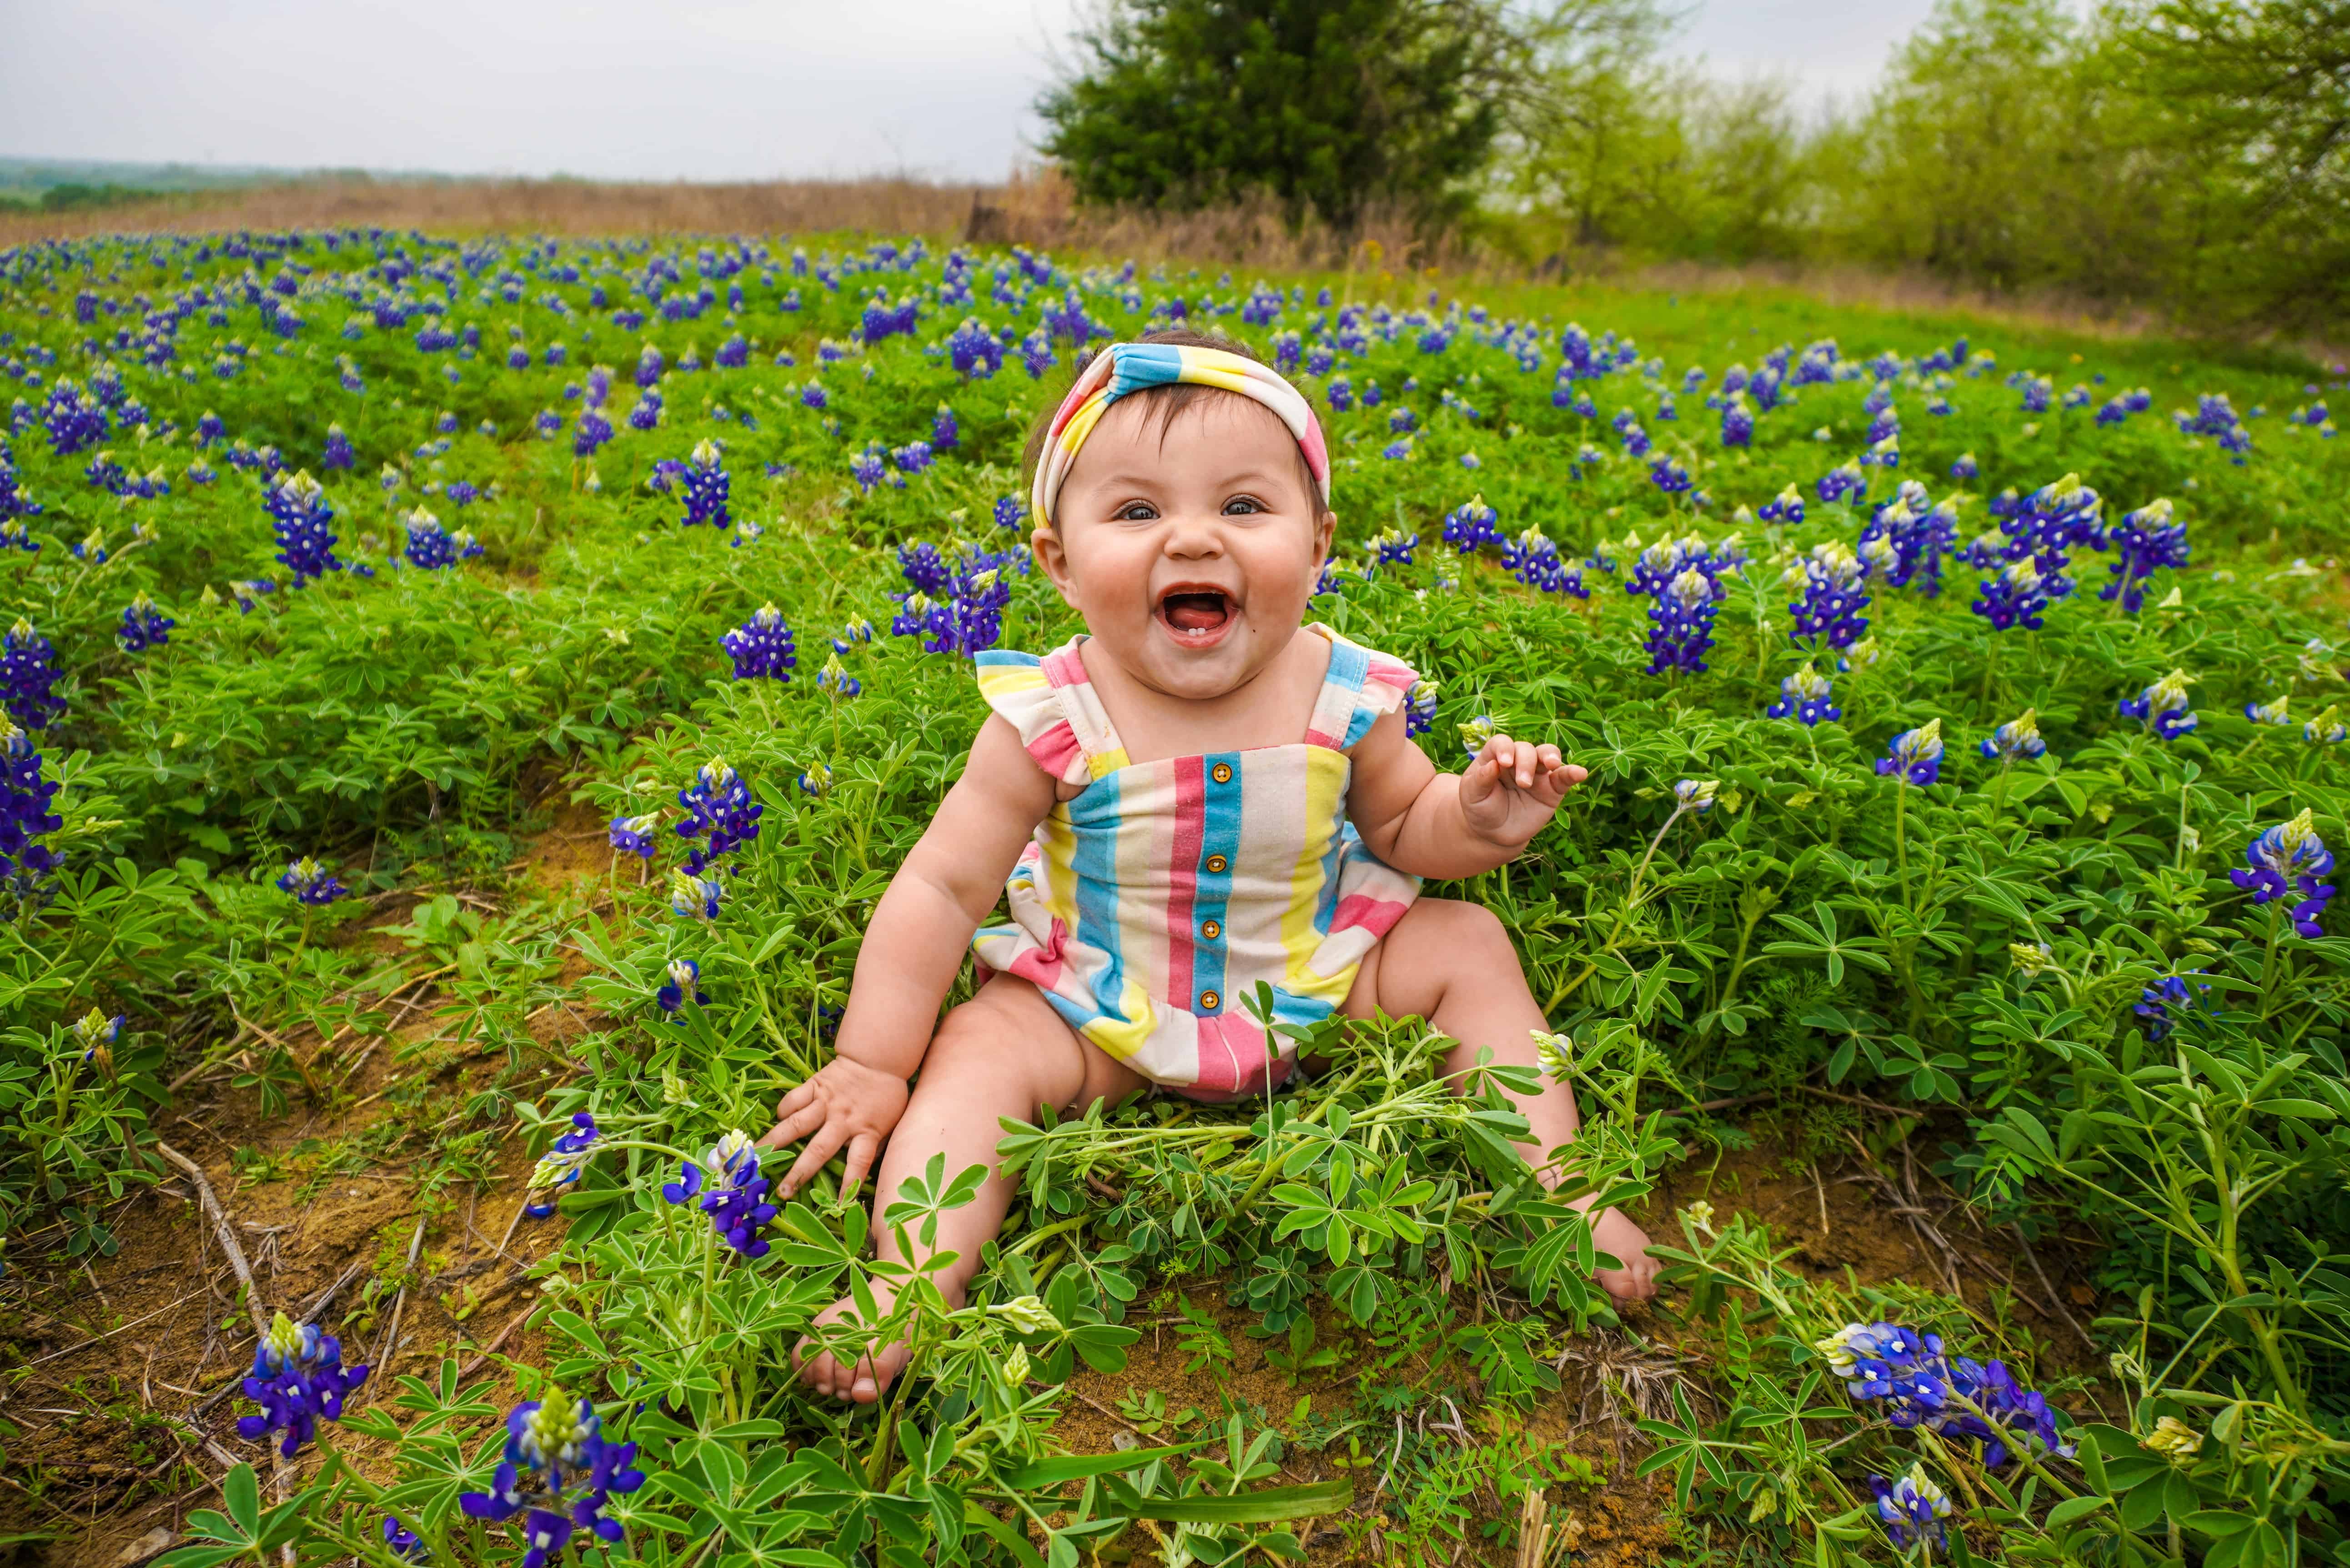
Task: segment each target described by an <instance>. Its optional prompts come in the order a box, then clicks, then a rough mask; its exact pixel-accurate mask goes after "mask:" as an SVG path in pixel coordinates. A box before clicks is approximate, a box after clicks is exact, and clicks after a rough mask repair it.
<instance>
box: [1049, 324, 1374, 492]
mask: <svg viewBox="0 0 2350 1568" xmlns="http://www.w3.org/2000/svg"><path fill="white" fill-rule="evenodd" d="M1179 381H1189V382H1191V384H1192V385H1194V386H1199V387H1222V389H1224V390H1225V391H1227V392H1238V393H1239V394H1240V395H1241V396H1243V397H1244V398H1253V399H1255V400H1257V401H1258V402H1260V403H1263V405H1264V406H1265V407H1266V408H1268V409H1271V410H1273V411H1274V413H1276V414H1278V415H1280V416H1281V422H1282V423H1283V424H1285V425H1287V426H1288V427H1289V433H1290V434H1291V435H1294V436H1295V437H1296V438H1297V446H1298V450H1299V451H1301V452H1304V453H1305V466H1306V467H1307V468H1309V469H1311V470H1312V471H1313V473H1314V483H1315V486H1316V487H1317V488H1318V489H1319V490H1320V492H1321V495H1320V499H1321V503H1322V504H1323V506H1324V507H1325V508H1327V507H1328V506H1329V504H1330V449H1329V447H1328V446H1326V444H1324V442H1323V440H1322V426H1321V422H1320V421H1317V420H1315V417H1314V409H1313V406H1312V405H1311V404H1309V403H1307V402H1306V400H1305V395H1304V394H1303V393H1301V392H1300V391H1298V389H1296V388H1295V387H1293V386H1291V385H1290V384H1289V383H1288V381H1286V380H1285V379H1283V378H1282V375H1281V373H1280V372H1279V371H1277V370H1275V369H1272V368H1271V367H1269V366H1265V365H1260V364H1258V363H1257V362H1256V361H1255V360H1253V359H1245V358H1242V357H1241V356H1240V355H1238V354H1231V353H1227V352H1225V351H1224V350H1223V349H1222V348H1192V347H1191V346H1189V345H1188V344H1180V343H1113V344H1111V345H1110V346H1109V347H1108V348H1104V349H1103V350H1102V351H1101V352H1100V353H1099V354H1097V355H1096V356H1094V358H1093V362H1092V363H1091V364H1089V365H1087V367H1086V369H1085V373H1084V374H1083V375H1080V376H1079V377H1078V378H1077V384H1076V386H1074V387H1071V388H1070V389H1069V395H1068V396H1067V397H1066V398H1064V399H1062V400H1061V407H1060V409H1059V410H1058V411H1057V412H1055V414H1054V415H1053V424H1052V428H1051V429H1050V430H1049V431H1046V432H1045V450H1044V452H1043V454H1042V455H1041V456H1039V457H1038V458H1037V460H1036V478H1035V483H1034V484H1033V485H1031V487H1030V489H1029V493H1028V504H1029V512H1030V515H1032V516H1033V517H1034V518H1035V522H1036V524H1037V526H1039V527H1043V526H1045V525H1047V524H1050V523H1051V522H1052V519H1053V504H1054V503H1055V502H1056V501H1058V500H1059V499H1060V496H1061V484H1062V482H1063V481H1065V480H1066V479H1067V478H1068V477H1069V469H1070V467H1071V466H1072V465H1073V464H1075V463H1076V461H1077V452H1078V449H1079V448H1081V447H1083V446H1084V445H1085V444H1086V438H1087V436H1089V435H1091V434H1093V433H1094V427H1095V426H1096V425H1098V424H1099V423H1101V417H1102V414H1103V412H1104V411H1105V410H1107V409H1108V407H1109V406H1110V405H1111V404H1112V403H1114V402H1116V401H1118V400H1119V399H1120V398H1122V397H1124V396H1126V395H1127V394H1128V392H1139V391H1140V390H1142V389H1144V388H1145V387H1168V386H1173V385H1174V384H1175V383H1177V382H1179Z"/></svg>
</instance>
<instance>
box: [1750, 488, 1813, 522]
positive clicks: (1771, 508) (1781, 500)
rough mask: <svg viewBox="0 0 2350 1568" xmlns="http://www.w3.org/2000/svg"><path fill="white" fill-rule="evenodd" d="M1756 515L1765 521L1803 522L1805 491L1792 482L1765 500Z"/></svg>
mask: <svg viewBox="0 0 2350 1568" xmlns="http://www.w3.org/2000/svg"><path fill="white" fill-rule="evenodd" d="M1756 515H1758V516H1760V517H1761V518H1762V519H1763V522H1765V523H1787V524H1795V523H1801V522H1802V521H1803V520H1804V493H1803V492H1802V491H1801V490H1798V489H1797V488H1796V487H1795V486H1794V485H1792V484H1790V485H1789V486H1787V488H1786V489H1784V490H1783V491H1781V492H1779V493H1778V494H1777V495H1775V496H1773V498H1772V499H1771V500H1769V501H1766V502H1764V503H1763V508H1762V510H1761V511H1760V512H1759V513H1757V514H1756Z"/></svg>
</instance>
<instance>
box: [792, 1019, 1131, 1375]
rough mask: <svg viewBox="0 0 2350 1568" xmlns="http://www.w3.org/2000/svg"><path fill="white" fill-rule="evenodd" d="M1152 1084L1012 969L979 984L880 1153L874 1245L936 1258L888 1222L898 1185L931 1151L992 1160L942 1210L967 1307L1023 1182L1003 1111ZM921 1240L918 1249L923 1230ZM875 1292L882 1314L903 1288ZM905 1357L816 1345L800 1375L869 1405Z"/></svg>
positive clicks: (950, 1172) (935, 1041)
mask: <svg viewBox="0 0 2350 1568" xmlns="http://www.w3.org/2000/svg"><path fill="white" fill-rule="evenodd" d="M1143 1085H1144V1080H1143V1079H1142V1077H1141V1076H1140V1075H1138V1074H1137V1073H1135V1072H1134V1071H1133V1070H1132V1069H1131V1068H1128V1067H1127V1066H1125V1065H1124V1064H1121V1063H1119V1062H1118V1061H1117V1060H1116V1059H1114V1058H1113V1057H1111V1056H1109V1055H1107V1054H1105V1053H1104V1052H1103V1051H1102V1050H1101V1049H1100V1048H1099V1047H1098V1046H1096V1045H1095V1044H1092V1043H1091V1042H1090V1041H1087V1040H1084V1039H1081V1038H1079V1037H1078V1035H1077V1034H1076V1032H1075V1031H1074V1030H1072V1029H1070V1027H1069V1026H1068V1025H1067V1024H1066V1023H1063V1022H1062V1021H1061V1016H1060V1014H1059V1013H1057V1012H1054V1011H1053V1009H1052V1006H1051V1004H1050V1003H1048V1002H1045V999H1044V996H1043V994H1042V993H1041V992H1038V991H1037V989H1036V988H1035V986H1034V985H1031V984H1030V983H1029V982H1028V981H1024V980H1021V979H1019V978H1018V977H1017V976H1014V975H998V976H996V977H995V978H994V979H993V980H992V981H988V982H987V983H986V984H985V985H983V986H982V987H980V990H979V994H978V995H977V996H975V997H973V998H972V1000H971V1001H969V1002H964V1003H963V1004H962V1006H960V1007H958V1008H956V1009H955V1010H954V1011H953V1012H950V1013H948V1014H947V1016H946V1021H945V1022H944V1023H941V1024H940V1025H939V1032H938V1033H937V1035H936V1036H935V1037H933V1038H932V1040H931V1048H930V1051H929V1053H928V1054H925V1055H924V1056H923V1058H922V1067H921V1073H920V1076H919V1077H918V1078H916V1080H915V1083H914V1091H913V1095H912V1096H911V1098H910V1100H909V1101H908V1103H907V1106H906V1114H905V1116H903V1117H901V1118H900V1119H899V1123H898V1126H897V1128H896V1130H895V1131H893V1132H891V1133H890V1135H889V1146H888V1147H887V1148H886V1149H885V1150H884V1151H883V1153H882V1156H881V1167H880V1170H879V1174H878V1177H877V1180H876V1185H875V1188H874V1192H873V1234H874V1238H875V1245H876V1250H877V1251H878V1252H879V1255H880V1256H881V1257H882V1258H884V1259H886V1260H889V1261H890V1262H919V1261H920V1258H921V1257H924V1256H928V1255H930V1254H929V1253H928V1252H920V1253H918V1254H917V1256H916V1257H915V1258H913V1259H908V1258H905V1257H903V1256H901V1255H900V1254H899V1251H898V1245H897V1239H896V1237H895V1236H894V1235H893V1234H892V1232H891V1231H889V1228H888V1227H886V1226H885V1225H883V1223H882V1218H881V1217H882V1215H883V1214H884V1213H885V1212H886V1211H887V1210H888V1209H889V1205H890V1204H891V1203H893V1202H895V1201H897V1198H898V1189H899V1185H900V1184H902V1183H903V1182H904V1181H906V1180H907V1179H909V1178H910V1177H919V1176H920V1175H921V1174H922V1170H923V1168H924V1167H925V1166H927V1165H928V1164H929V1163H930V1160H931V1156H933V1155H939V1154H943V1155H945V1156H946V1173H947V1176H948V1177H949V1179H952V1178H953V1177H955V1176H956V1175H958V1174H959V1173H961V1172H962V1171H964V1170H966V1169H968V1168H971V1167H972V1166H974V1165H984V1166H986V1167H987V1168H989V1170H990V1172H991V1173H992V1174H991V1175H990V1176H989V1177H988V1179H987V1180H986V1182H985V1183H984V1184H983V1185H982V1186H981V1188H980V1189H979V1195H978V1196H977V1197H975V1198H973V1199H972V1200H971V1201H970V1202H969V1203H966V1204H965V1205H963V1206H962V1208H960V1209H956V1210H951V1211H949V1212H947V1213H945V1214H941V1215H940V1216H939V1228H938V1240H937V1244H936V1248H935V1251H941V1252H953V1253H955V1254H956V1258H955V1261H954V1262H952V1263H951V1264H950V1265H948V1266H947V1267H946V1268H944V1269H941V1270H940V1271H939V1272H936V1273H934V1274H932V1275H931V1278H932V1279H933V1280H935V1281H936V1282H937V1283H938V1286H939V1289H940V1290H941V1291H942V1292H944V1293H945V1294H946V1298H947V1300H948V1301H949V1302H951V1303H953V1304H955V1305H957V1306H960V1305H962V1300H963V1290H964V1287H965V1286H966V1285H967V1284H969V1283H970V1282H971V1277H972V1274H973V1273H974V1272H977V1271H978V1268H979V1249H980V1244H981V1243H982V1242H983V1241H989V1240H991V1239H993V1236H994V1235H995V1233H996V1231H999V1230H1001V1229H1002V1228H1003V1216H1004V1212H1005V1211H1006V1210H1009V1209H1010V1208H1011V1207H1012V1197H1013V1193H1014V1188H1015V1184H1014V1182H1013V1181H1012V1180H1011V1179H1008V1178H1006V1177H1005V1176H1004V1175H1003V1173H1002V1172H1001V1171H1000V1170H997V1169H996V1162H995V1145H996V1142H997V1140H999V1139H1000V1138H1002V1137H1003V1129H1002V1128H1001V1127H998V1126H997V1125H996V1118H997V1117H998V1116H1016V1117H1019V1118H1020V1119H1022V1120H1024V1121H1033V1120H1035V1116H1036V1109H1037V1107H1038V1106H1052V1107H1053V1108H1054V1109H1055V1110H1056V1111H1057V1110H1066V1109H1071V1108H1076V1109H1079V1110H1082V1109H1083V1108H1085V1107H1086V1106H1090V1105H1091V1104H1092V1103H1093V1102H1094V1101H1095V1100H1097V1099H1104V1098H1108V1099H1117V1098H1118V1097H1121V1096H1125V1095H1127V1094H1128V1093H1131V1092H1132V1091H1133V1090H1135V1089H1139V1088H1141V1087H1142V1086H1143ZM909 1229H911V1228H909ZM913 1239H914V1240H915V1241H916V1242H917V1245H918V1246H919V1244H920V1239H919V1237H916V1238H913ZM873 1293H874V1295H875V1296H876V1297H877V1298H878V1299H879V1302H880V1304H881V1305H882V1307H883V1308H884V1310H887V1308H888V1307H889V1303H891V1301H892V1300H894V1299H895V1295H896V1293H895V1292H894V1291H893V1290H891V1289H889V1287H888V1286H887V1285H886V1284H885V1283H883V1282H879V1281H877V1282H875V1284H874V1291H873ZM853 1310H854V1308H853V1305H852V1303H850V1302H849V1301H848V1300H847V1298H845V1297H844V1298H843V1299H842V1300H840V1301H838V1302H836V1303H833V1305H832V1306H830V1307H828V1308H827V1309H826V1311H825V1312H824V1314H822V1316H820V1317H819V1318H818V1319H817V1322H819V1323H830V1322H833V1321H835V1320H837V1319H839V1318H843V1317H846V1316H847V1315H849V1314H851V1312H853ZM800 1345H801V1348H800V1350H799V1351H796V1352H795V1357H797V1356H800V1355H806V1350H807V1349H808V1347H809V1346H808V1342H807V1341H806V1340H803V1341H801V1342H800ZM906 1355H907V1349H906V1346H905V1345H904V1344H902V1343H900V1344H897V1345H887V1346H884V1347H882V1348H881V1349H880V1350H879V1351H878V1352H877V1353H875V1354H874V1355H868V1356H865V1357H863V1358H862V1359H860V1360H858V1362H857V1364H856V1365H855V1366H843V1365H841V1363H840V1362H839V1361H838V1360H837V1359H835V1358H834V1357H833V1355H831V1354H830V1353H828V1352H818V1353H816V1354H815V1355H806V1359H805V1360H803V1361H801V1365H800V1376H803V1377H805V1378H806V1379H807V1381H808V1382H809V1383H810V1384H812V1385H814V1386H815V1387H816V1388H817V1389H818V1390H819V1391H821V1392H823V1393H827V1394H831V1395H835V1396H837V1397H841V1398H844V1399H853V1400H855V1401H857V1402H858V1404H860V1405H869V1404H871V1403H873V1402H874V1401H875V1400H877V1399H879V1398H880V1397H881V1394H882V1391H883V1390H884V1389H886V1388H888V1387H889V1380H890V1379H891V1378H893V1377H895V1376H897V1375H898V1373H899V1369H900V1368H902V1367H903V1366H905V1364H906Z"/></svg>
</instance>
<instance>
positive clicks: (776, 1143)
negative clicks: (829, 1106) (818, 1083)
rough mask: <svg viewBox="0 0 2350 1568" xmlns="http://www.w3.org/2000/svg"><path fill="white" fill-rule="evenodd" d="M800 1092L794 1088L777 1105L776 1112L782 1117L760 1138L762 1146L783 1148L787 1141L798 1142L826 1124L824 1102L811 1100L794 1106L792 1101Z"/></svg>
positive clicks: (760, 1145)
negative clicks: (795, 1107) (797, 1106)
mask: <svg viewBox="0 0 2350 1568" xmlns="http://www.w3.org/2000/svg"><path fill="white" fill-rule="evenodd" d="M799 1093H800V1091H799V1090H798V1089H795V1090H793V1091H792V1092H791V1094H790V1095H787V1096H785V1098H784V1103H783V1104H782V1105H781V1106H777V1107H776V1114H777V1116H779V1117H780V1118H781V1119H780V1120H778V1121H777V1122H776V1123H775V1127H772V1128H771V1129H769V1131H768V1133H767V1135H766V1136H765V1137H763V1138H761V1139H760V1140H759V1147H761V1148H781V1147H784V1146H785V1144H787V1143H797V1142H798V1141H799V1140H800V1139H802V1138H804V1137H807V1135H808V1134H810V1133H812V1132H814V1131H815V1130H816V1128H818V1127H822V1126H824V1117H825V1107H824V1105H823V1103H822V1102H820V1101H816V1100H809V1101H806V1102H805V1103H803V1104H802V1105H801V1106H799V1108H798V1109H796V1110H795V1109H793V1108H792V1101H793V1099H795V1098H796V1097H797V1096H798V1095H799Z"/></svg>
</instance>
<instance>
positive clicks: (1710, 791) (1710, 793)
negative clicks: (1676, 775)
mask: <svg viewBox="0 0 2350 1568" xmlns="http://www.w3.org/2000/svg"><path fill="white" fill-rule="evenodd" d="M1720 793H1721V780H1720V779H1682V780H1680V781H1679V782H1678V783H1676V784H1674V785H1673V815H1676V816H1679V815H1681V814H1682V813H1684V812H1695V813H1696V814H1697V815H1700V816H1702V815H1705V814H1706V813H1707V812H1709V811H1711V810H1712V809H1713V802H1714V796H1715V795H1717V794H1720Z"/></svg>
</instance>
